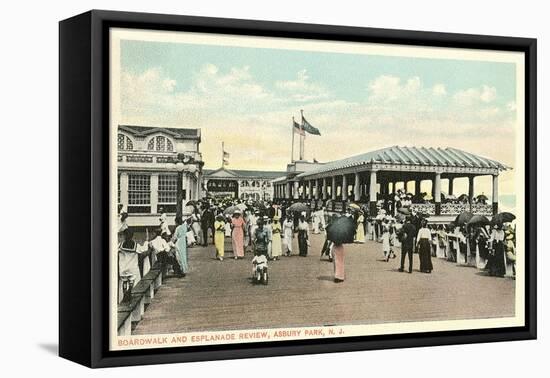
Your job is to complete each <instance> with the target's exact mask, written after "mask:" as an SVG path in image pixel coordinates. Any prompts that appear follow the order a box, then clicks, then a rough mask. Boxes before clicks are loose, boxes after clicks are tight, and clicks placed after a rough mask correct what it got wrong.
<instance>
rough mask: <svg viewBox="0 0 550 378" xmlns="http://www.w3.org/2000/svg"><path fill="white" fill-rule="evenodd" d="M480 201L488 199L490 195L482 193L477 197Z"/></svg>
mask: <svg viewBox="0 0 550 378" xmlns="http://www.w3.org/2000/svg"><path fill="white" fill-rule="evenodd" d="M476 198H477V200H478V201H488V200H489V197H487V196H486V195H485V194H480V195H479V196H477V197H476Z"/></svg>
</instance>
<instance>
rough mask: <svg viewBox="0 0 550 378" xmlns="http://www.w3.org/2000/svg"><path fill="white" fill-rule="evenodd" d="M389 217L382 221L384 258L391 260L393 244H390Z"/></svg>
mask: <svg viewBox="0 0 550 378" xmlns="http://www.w3.org/2000/svg"><path fill="white" fill-rule="evenodd" d="M388 222H389V221H388V219H384V221H383V223H382V228H381V232H382V252H384V259H386V261H389V259H390V255H391V245H390V225H389V223H388Z"/></svg>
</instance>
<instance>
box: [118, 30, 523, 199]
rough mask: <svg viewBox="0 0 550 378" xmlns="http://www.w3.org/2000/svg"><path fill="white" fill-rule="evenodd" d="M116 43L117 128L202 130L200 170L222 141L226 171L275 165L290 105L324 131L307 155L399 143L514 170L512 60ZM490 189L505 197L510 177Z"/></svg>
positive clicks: (282, 162) (285, 148) (281, 164)
mask: <svg viewBox="0 0 550 378" xmlns="http://www.w3.org/2000/svg"><path fill="white" fill-rule="evenodd" d="M120 46H121V79H120V80H121V85H120V88H121V121H122V122H123V123H128V124H137V125H156V126H165V127H189V128H201V129H202V135H203V138H202V143H201V151H202V153H203V158H204V160H205V163H206V167H207V168H218V165H219V155H220V151H219V150H220V145H221V142H222V141H224V142H225V146H226V148H227V150H228V151H229V152H230V153H231V160H230V167H232V168H236V169H270V170H283V169H285V167H286V164H287V163H288V162H289V160H290V150H291V119H292V117H296V119H297V120H298V119H299V116H300V109H304V113H305V116H306V118H307V119H308V121H309V122H310V123H311V124H312V125H314V126H315V127H317V128H318V129H319V130H320V131H321V134H322V136H320V137H317V136H308V137H307V138H306V143H305V146H306V151H305V157H306V159H308V160H311V159H313V158H316V159H317V160H319V161H324V162H326V161H331V160H335V159H341V158H345V157H348V156H351V155H355V154H360V153H363V152H368V151H371V150H374V149H378V148H382V147H386V146H391V145H402V146H417V147H420V146H424V147H443V148H445V147H454V148H459V149H462V150H465V151H469V152H471V153H474V154H478V155H481V156H485V157H488V158H492V159H495V160H498V161H501V162H503V163H505V164H507V165H509V166H512V167H514V166H516V161H515V156H516V155H515V138H516V131H517V130H516V116H517V115H516V77H515V75H516V67H515V65H514V64H513V63H497V62H484V61H472V60H448V59H436V58H431V59H428V58H410V57H394V56H375V55H360V54H344V53H334V52H330V53H327V52H317V51H297V50H282V49H273V48H256V47H254V48H251V47H231V46H215V45H198V44H186V43H164V42H144V41H135V40H132V41H129V40H122V41H121V44H120ZM296 139H297V138H296ZM296 149H297V147H296ZM483 187H486V188H485V191H486V192H489V185H488V184H484V185H483ZM500 187H501V192H502V193H513V191H514V186H513V174H508V173H506V174H504V175H503V176H502V178H501V186H500Z"/></svg>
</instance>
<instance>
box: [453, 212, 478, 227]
mask: <svg viewBox="0 0 550 378" xmlns="http://www.w3.org/2000/svg"><path fill="white" fill-rule="evenodd" d="M473 216H474V214H472V213H470V212H469V211H465V212H463V213H460V214H458V215H457V217H456V219H455V224H456V225H457V226H462V225H464V224H466V223H468V222H469V221H470V219H472V218H473Z"/></svg>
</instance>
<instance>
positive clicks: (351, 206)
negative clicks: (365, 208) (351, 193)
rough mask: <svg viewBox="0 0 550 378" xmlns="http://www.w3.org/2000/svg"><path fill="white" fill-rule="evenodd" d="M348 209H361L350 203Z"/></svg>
mask: <svg viewBox="0 0 550 378" xmlns="http://www.w3.org/2000/svg"><path fill="white" fill-rule="evenodd" d="M348 207H349V208H350V209H352V210H361V207H360V206H359V205H358V204H356V203H350V204H349V205H348Z"/></svg>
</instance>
